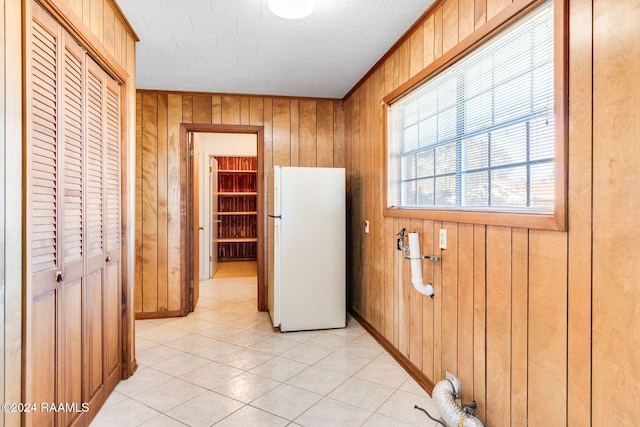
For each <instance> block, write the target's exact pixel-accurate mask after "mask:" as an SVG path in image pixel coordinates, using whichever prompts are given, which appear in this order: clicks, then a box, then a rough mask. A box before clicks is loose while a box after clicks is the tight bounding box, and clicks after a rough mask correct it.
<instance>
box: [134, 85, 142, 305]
mask: <svg viewBox="0 0 640 427" xmlns="http://www.w3.org/2000/svg"><path fill="white" fill-rule="evenodd" d="M136 116H137V117H139V118H140V120H136V141H140V143H137V144H136V189H135V191H136V223H135V235H136V236H135V240H136V246H135V248H136V255H135V264H136V267H135V276H134V277H135V283H138V284H139V286H136V287H135V291H134V303H133V304H134V306H135V311H136V312H137V313H139V312H141V311H142V309H143V307H142V301H143V292H144V286H142V283H143V280H144V277H143V271H144V268H143V263H142V253H143V252H142V250H143V239H142V143H141V142H142V121H143V120H144V116H143V115H142V94H141V93H138V94H136Z"/></svg>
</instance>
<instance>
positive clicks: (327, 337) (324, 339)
mask: <svg viewBox="0 0 640 427" xmlns="http://www.w3.org/2000/svg"><path fill="white" fill-rule="evenodd" d="M351 341H352V338H350V337H346V336H340V335H334V334H331V333H328V332H324V333H322V334H320V335H318V336H317V337H313V338H311V339H310V340H309V341H307V342H306V343H307V344H310V345H314V346H316V347H321V348H325V349H327V350H331V351H335V350H338V349H339V348H341V347H343V346H344V345H345V344H347V343H349V342H351Z"/></svg>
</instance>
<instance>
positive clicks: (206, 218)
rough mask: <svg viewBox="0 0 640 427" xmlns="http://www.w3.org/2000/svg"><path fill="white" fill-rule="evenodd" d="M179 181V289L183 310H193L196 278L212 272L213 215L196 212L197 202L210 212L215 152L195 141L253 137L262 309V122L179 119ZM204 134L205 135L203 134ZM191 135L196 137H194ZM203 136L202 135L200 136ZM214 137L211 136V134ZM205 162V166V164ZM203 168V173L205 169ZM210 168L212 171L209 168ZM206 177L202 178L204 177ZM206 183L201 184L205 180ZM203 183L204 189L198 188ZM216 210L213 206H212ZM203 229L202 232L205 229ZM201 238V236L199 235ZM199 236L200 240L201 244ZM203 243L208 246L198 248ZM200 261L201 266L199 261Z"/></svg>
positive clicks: (262, 305) (260, 301) (261, 305)
mask: <svg viewBox="0 0 640 427" xmlns="http://www.w3.org/2000/svg"><path fill="white" fill-rule="evenodd" d="M181 128H182V132H181V144H182V156H181V165H182V172H181V182H182V183H183V187H182V188H184V189H185V191H182V192H181V193H182V206H183V208H184V209H185V215H182V217H183V220H184V223H183V224H182V233H181V239H183V242H184V246H183V247H185V248H188V250H186V251H184V252H183V254H182V259H181V264H182V266H183V268H182V271H183V274H184V276H183V281H182V283H183V290H182V303H183V307H184V308H185V312H189V311H193V310H194V309H195V307H196V305H197V302H198V295H199V281H200V278H201V277H204V278H208V277H210V276H211V275H213V273H212V270H213V269H214V267H213V266H212V265H211V262H210V261H209V257H211V260H212V261H213V259H214V258H215V257H214V254H213V253H212V252H213V250H214V249H213V248H214V243H215V242H213V241H212V240H213V239H214V237H213V233H212V231H213V229H214V227H213V224H215V223H214V221H216V220H217V219H216V218H212V217H211V216H210V215H208V214H204V213H203V214H202V216H201V212H200V204H201V203H202V204H203V205H206V206H207V210H208V211H209V212H211V198H210V197H209V195H210V194H211V193H212V191H211V186H212V185H215V184H212V183H211V180H210V176H209V167H212V168H213V167H214V163H213V162H211V159H212V158H214V157H215V156H212V155H206V153H208V154H211V153H215V152H216V150H214V149H213V148H212V147H209V148H206V149H204V150H202V149H200V148H199V143H201V141H202V140H203V139H204V140H209V139H210V138H206V137H208V136H215V135H216V134H227V135H233V134H237V135H249V136H252V137H253V141H254V144H255V145H254V146H255V167H256V173H255V180H256V183H255V184H256V191H255V193H256V194H255V202H256V203H255V215H256V224H255V226H256V228H257V230H256V232H257V233H256V234H257V235H256V236H255V238H254V239H255V241H256V246H255V248H256V264H257V265H256V270H257V290H256V293H257V305H258V307H257V308H258V310H259V311H265V310H266V292H267V291H266V275H265V248H266V239H265V232H264V230H265V223H266V221H265V215H264V212H265V197H264V194H265V188H264V179H263V176H264V168H263V165H264V159H263V157H264V156H263V152H264V142H263V141H264V139H263V127H262V126H235V125H209V124H190V123H183V124H182V125H181ZM205 134H207V135H205ZM194 135H197V136H198V137H196V138H194ZM203 136H205V138H203ZM214 139H215V138H214ZM199 151H203V156H202V158H201V157H200V156H199V155H198V153H199ZM205 162H206V166H205ZM205 172H206V173H205ZM212 172H213V171H212ZM205 177H206V179H205ZM205 183H206V185H203V184H205ZM200 187H206V188H208V189H205V188H203V189H201V188H200ZM216 212H217V209H216ZM205 229H206V232H205ZM201 238H202V239H201ZM200 240H203V242H202V244H201V242H200ZM203 247H206V248H207V249H208V250H207V251H204V250H201V249H202V248H203ZM205 253H206V255H205ZM203 262H204V266H203V265H202V264H203Z"/></svg>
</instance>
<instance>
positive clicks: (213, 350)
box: [191, 340, 242, 360]
mask: <svg viewBox="0 0 640 427" xmlns="http://www.w3.org/2000/svg"><path fill="white" fill-rule="evenodd" d="M241 349H242V347H241V346H239V345H235V344H229V343H226V342H223V341H217V340H216V341H213V342H212V343H211V344H209V345H206V346H204V347H201V348H198V349H195V350H192V351H191V354H194V355H197V356H200V357H203V358H205V359H209V360H218V359H220V358H222V357H225V356H226V355H228V354H231V353H235V352H236V351H238V350H241Z"/></svg>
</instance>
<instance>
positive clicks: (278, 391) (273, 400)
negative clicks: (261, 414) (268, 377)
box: [251, 384, 322, 420]
mask: <svg viewBox="0 0 640 427" xmlns="http://www.w3.org/2000/svg"><path fill="white" fill-rule="evenodd" d="M321 398H322V396H321V395H319V394H316V393H312V392H310V391H306V390H302V389H300V388H297V387H293V386H290V385H288V384H282V385H280V386H278V387H276V388H274V389H273V390H271V391H269V392H268V393H266V394H264V395H262V396H261V397H259V398H257V399H256V400H254V401H253V402H252V403H251V406H254V407H256V408H258V409H262V410H263V411H267V412H269V413H271V414H274V415H277V416H279V417H282V418H286V419H288V420H294V419H295V418H297V417H298V416H299V415H300V414H302V413H303V412H304V411H306V410H307V409H309V408H310V407H311V406H313V405H314V404H315V403H316V402H318V401H319V400H320V399H321Z"/></svg>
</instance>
